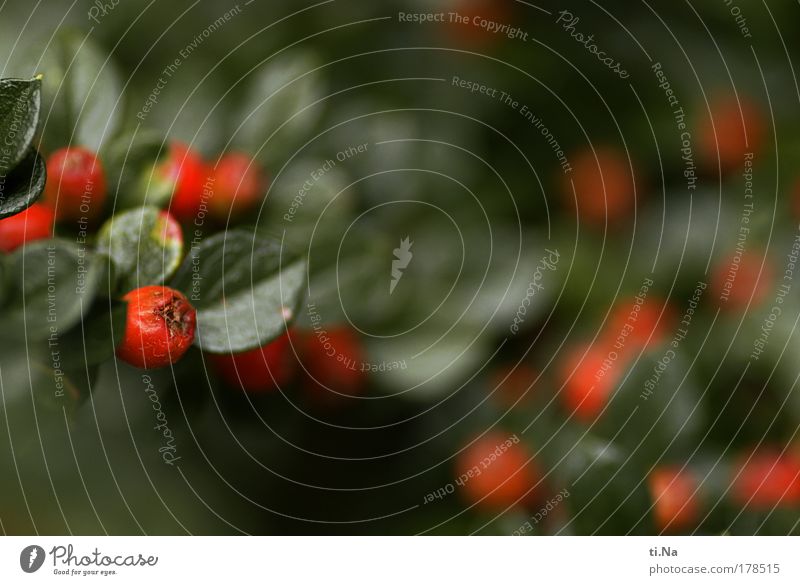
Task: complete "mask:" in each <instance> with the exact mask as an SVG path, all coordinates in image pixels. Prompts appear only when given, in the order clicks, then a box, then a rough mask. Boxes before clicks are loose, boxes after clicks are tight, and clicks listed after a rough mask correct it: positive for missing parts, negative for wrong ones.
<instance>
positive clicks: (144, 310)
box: [117, 286, 197, 369]
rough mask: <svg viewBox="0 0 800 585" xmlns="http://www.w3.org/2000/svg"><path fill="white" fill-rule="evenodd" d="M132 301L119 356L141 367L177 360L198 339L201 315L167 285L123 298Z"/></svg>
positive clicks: (138, 291)
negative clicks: (196, 329) (197, 322)
mask: <svg viewBox="0 0 800 585" xmlns="http://www.w3.org/2000/svg"><path fill="white" fill-rule="evenodd" d="M123 300H125V301H127V302H128V315H127V321H126V325H125V335H124V337H123V339H122V343H120V345H119V347H117V357H119V358H120V359H121V360H123V361H125V362H127V363H129V364H131V365H133V366H136V367H137V368H146V369H152V368H163V367H164V366H168V365H170V364H174V363H175V362H177V361H178V360H179V359H181V357H183V354H185V353H186V351H187V350H188V349H189V346H190V345H192V342H193V341H194V333H195V326H196V318H197V314H196V311H195V309H194V307H192V305H191V304H190V303H189V301H188V300H187V298H186V297H185V296H184V295H183V294H181V293H180V292H178V291H176V290H173V289H171V288H168V287H166V286H144V287H142V288H137V289H136V290H133V291H131V292H129V293H128V294H127V295H125V296H124V297H123Z"/></svg>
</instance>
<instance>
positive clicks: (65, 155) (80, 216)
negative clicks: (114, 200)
mask: <svg viewBox="0 0 800 585" xmlns="http://www.w3.org/2000/svg"><path fill="white" fill-rule="evenodd" d="M106 194H107V189H106V175H105V172H104V170H103V165H102V164H101V163H100V159H98V158H97V157H96V156H95V154H94V153H93V152H92V151H90V150H88V149H86V148H83V147H80V146H75V147H68V148H62V149H60V150H57V151H55V152H54V153H53V154H52V155H50V158H48V159H47V183H46V184H45V188H44V202H45V203H47V205H49V206H50V207H52V208H53V209H54V210H55V213H56V220H57V221H84V222H90V221H92V220H94V219H96V218H97V217H99V216H100V214H102V212H103V206H104V205H105V201H106Z"/></svg>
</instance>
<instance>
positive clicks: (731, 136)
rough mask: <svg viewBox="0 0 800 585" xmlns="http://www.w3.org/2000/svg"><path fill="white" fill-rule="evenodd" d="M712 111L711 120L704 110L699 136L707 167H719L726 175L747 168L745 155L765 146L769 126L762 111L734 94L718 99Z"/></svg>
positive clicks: (712, 103) (711, 108)
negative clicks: (731, 171)
mask: <svg viewBox="0 0 800 585" xmlns="http://www.w3.org/2000/svg"><path fill="white" fill-rule="evenodd" d="M709 108H710V111H711V116H710V117H708V114H707V112H705V110H704V116H705V117H704V119H703V121H702V123H701V124H700V132H699V137H700V144H699V148H700V155H701V156H702V158H703V160H704V161H705V164H706V165H708V166H711V167H713V168H716V167H717V164H718V163H719V164H720V165H721V166H722V170H723V171H726V170H735V169H739V168H741V167H743V166H744V162H745V155H746V154H747V153H754V154H755V153H757V152H758V151H759V150H761V147H762V146H763V143H764V135H765V129H766V123H765V121H764V115H763V114H762V112H761V109H760V108H759V107H757V106H756V105H755V104H753V103H752V102H750V101H749V100H748V99H747V98H745V97H743V96H739V98H738V99H737V96H736V95H733V94H725V95H721V96H717V97H715V98H714V99H712V101H711V103H710V104H709ZM712 120H713V125H712Z"/></svg>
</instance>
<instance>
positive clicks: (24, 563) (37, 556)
mask: <svg viewBox="0 0 800 585" xmlns="http://www.w3.org/2000/svg"><path fill="white" fill-rule="evenodd" d="M44 557H45V554H44V549H43V548H42V547H41V546H38V545H36V544H32V545H30V546H26V547H25V548H23V549H22V552H21V553H19V566H20V567H21V568H22V570H23V571H25V572H26V573H35V572H36V571H38V570H39V569H41V568H42V565H43V564H44Z"/></svg>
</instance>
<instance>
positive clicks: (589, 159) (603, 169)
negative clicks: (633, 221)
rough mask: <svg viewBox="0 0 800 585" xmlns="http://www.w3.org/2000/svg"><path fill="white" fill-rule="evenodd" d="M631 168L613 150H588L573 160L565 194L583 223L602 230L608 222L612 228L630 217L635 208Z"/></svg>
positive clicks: (622, 156)
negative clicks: (614, 224) (616, 223)
mask: <svg viewBox="0 0 800 585" xmlns="http://www.w3.org/2000/svg"><path fill="white" fill-rule="evenodd" d="M630 165H631V163H630V161H629V160H628V157H627V156H625V154H624V153H623V152H620V151H618V150H617V149H616V148H613V147H610V146H604V147H599V148H596V149H594V150H593V149H591V148H587V149H585V150H583V151H581V152H579V153H577V154H576V155H575V156H574V157H573V158H572V173H570V174H568V175H566V177H564V179H563V190H564V197H565V198H566V201H567V204H568V205H569V206H570V207H572V208H573V209H576V211H577V215H578V220H579V221H580V222H581V223H584V222H585V223H588V224H590V225H593V226H595V227H602V226H603V225H605V223H606V220H607V221H608V223H611V224H613V223H615V222H618V221H620V220H623V219H625V218H626V217H628V215H629V214H630V213H631V212H632V210H633V208H634V207H635V206H636V189H635V186H634V177H633V174H632V172H631V166H630ZM570 179H571V180H570ZM573 185H574V188H575V191H574V193H573ZM576 205H577V208H576Z"/></svg>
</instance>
